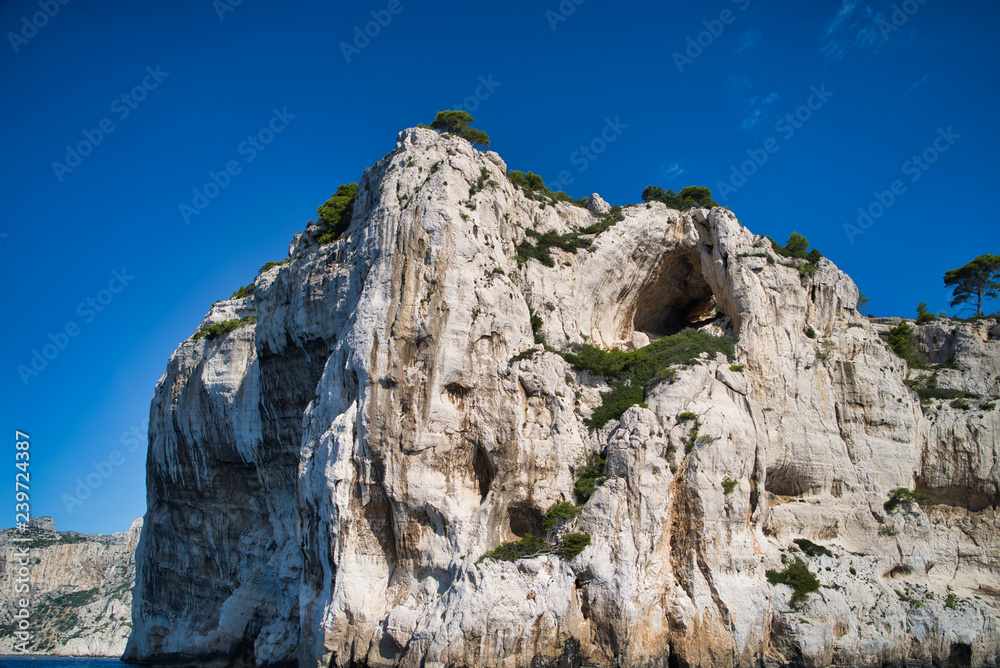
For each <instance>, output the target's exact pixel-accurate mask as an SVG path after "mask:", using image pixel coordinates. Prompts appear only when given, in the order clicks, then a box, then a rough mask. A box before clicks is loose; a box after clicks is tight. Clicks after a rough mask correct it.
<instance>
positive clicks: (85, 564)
mask: <svg viewBox="0 0 1000 668" xmlns="http://www.w3.org/2000/svg"><path fill="white" fill-rule="evenodd" d="M141 529H142V520H136V521H135V522H133V524H132V528H131V529H129V530H128V531H125V532H122V533H116V534H111V535H110V536H102V535H96V534H95V535H90V534H81V533H75V532H72V531H62V532H59V531H56V528H55V523H54V522H53V521H52V518H50V517H36V518H32V520H31V523H30V526H29V528H28V530H27V531H24V532H22V531H17V530H15V529H4V530H2V531H0V601H2V607H0V655H3V654H13V653H15V651H19V650H15V647H16V646H18V645H20V644H21V643H22V639H21V638H18V637H16V636H15V631H16V630H18V625H17V623H16V622H15V620H14V619H13V617H12V616H13V614H14V613H15V605H16V602H17V601H19V600H21V599H24V598H26V599H27V600H28V601H30V605H29V607H28V610H29V613H30V633H31V638H30V640H29V641H28V642H27V647H26V649H27V650H28V651H29V652H30V653H32V654H52V655H60V656H114V657H118V656H121V655H122V652H124V651H125V644H126V642H127V641H128V637H129V634H130V633H131V632H132V622H131V618H132V587H133V586H134V585H135V550H136V546H137V545H138V544H139V533H140V531H141ZM25 538H27V539H28V541H27V542H24V540H23V539H25ZM24 548H27V549H28V558H27V561H28V563H27V565H26V568H27V571H28V574H27V584H28V586H29V591H28V593H27V594H25V593H24V592H23V590H21V589H20V585H21V582H20V581H19V580H20V579H21V577H20V575H19V569H20V567H21V563H20V562H21V561H23V559H22V558H21V557H20V552H21V550H22V549H24Z"/></svg>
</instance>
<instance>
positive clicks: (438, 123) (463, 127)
mask: <svg viewBox="0 0 1000 668" xmlns="http://www.w3.org/2000/svg"><path fill="white" fill-rule="evenodd" d="M475 120H476V119H474V118H473V117H472V116H471V115H470V114H469V112H467V111H439V112H438V113H437V116H435V117H434V122H433V123H431V130H437V131H438V132H450V133H451V134H453V135H458V136H459V137H461V138H462V139H466V140H468V141H469V143H471V144H473V145H474V146H489V145H490V136H489V135H488V134H486V133H485V132H483V131H482V130H477V129H476V128H470V127H469V123H474V122H475Z"/></svg>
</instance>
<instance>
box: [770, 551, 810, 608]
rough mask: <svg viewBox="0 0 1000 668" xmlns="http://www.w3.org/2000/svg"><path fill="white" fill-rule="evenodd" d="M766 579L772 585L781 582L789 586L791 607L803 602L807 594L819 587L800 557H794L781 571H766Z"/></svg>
mask: <svg viewBox="0 0 1000 668" xmlns="http://www.w3.org/2000/svg"><path fill="white" fill-rule="evenodd" d="M767 581H768V582H770V583H771V584H772V585H779V584H783V585H786V586H788V587H791V588H792V600H791V601H790V603H791V604H792V606H793V607H795V606H798V605H799V604H800V603H803V602H805V600H806V599H808V598H809V594H811V593H812V592H814V591H819V587H820V584H819V580H818V579H817V578H816V576H815V575H813V574H812V572H811V571H810V570H809V567H808V566H806V563H805V562H804V561H802V560H801V559H796V560H795V561H793V562H792V563H790V564H788V565H787V566H785V569H784V570H782V571H772V570H769V571H767Z"/></svg>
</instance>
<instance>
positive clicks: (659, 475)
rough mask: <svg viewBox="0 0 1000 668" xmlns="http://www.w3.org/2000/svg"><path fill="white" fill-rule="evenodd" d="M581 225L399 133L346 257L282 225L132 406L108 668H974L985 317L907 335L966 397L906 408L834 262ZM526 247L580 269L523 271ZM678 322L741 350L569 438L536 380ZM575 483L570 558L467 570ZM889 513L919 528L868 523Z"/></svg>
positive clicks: (989, 541)
mask: <svg viewBox="0 0 1000 668" xmlns="http://www.w3.org/2000/svg"><path fill="white" fill-rule="evenodd" d="M593 201H594V203H595V206H593V207H592V208H591V210H589V211H588V210H587V209H583V208H579V207H577V206H573V205H570V204H561V203H560V204H556V203H553V202H551V201H540V196H538V195H535V194H531V195H530V196H529V194H526V193H525V192H522V191H521V190H519V189H518V188H516V187H514V186H513V185H512V184H511V183H510V181H509V180H508V179H507V178H506V165H505V164H504V162H503V161H502V160H501V159H500V157H499V156H498V155H496V154H495V153H491V152H478V151H476V150H474V149H473V148H472V147H471V146H470V145H469V144H468V143H467V142H465V141H464V140H461V139H458V138H445V137H441V136H439V135H438V134H436V133H434V132H432V131H429V130H425V129H411V130H407V131H405V132H403V133H401V134H400V136H399V139H398V144H397V146H396V148H395V150H394V151H393V152H392V153H390V154H389V155H388V156H386V157H385V158H384V159H383V160H381V161H380V162H378V163H377V164H376V165H375V166H373V167H372V168H371V169H369V170H367V171H366V172H365V174H364V175H363V177H362V179H361V181H360V184H359V190H358V198H357V201H356V203H355V208H354V214H353V219H352V222H351V226H350V228H349V230H348V231H347V233H346V235H345V236H344V237H342V238H341V239H340V240H338V241H336V242H334V243H332V244H329V245H323V246H320V245H318V244H317V243H316V237H317V232H318V230H317V228H315V227H310V229H308V230H306V232H304V233H302V234H301V235H299V236H297V237H296V239H295V240H294V241H293V242H292V244H291V247H290V253H289V256H290V258H289V261H288V262H287V263H284V264H282V265H280V266H276V267H272V268H270V269H268V270H266V271H264V272H263V273H262V274H261V275H260V276H258V277H257V279H256V282H255V290H254V294H253V295H252V296H251V297H248V298H245V299H237V300H229V301H223V302H220V303H218V304H216V305H215V306H214V307H213V308H212V310H211V311H210V313H209V314H208V316H207V318H206V319H205V321H204V322H203V323H202V324H203V325H210V324H213V323H221V322H224V321H234V320H238V319H240V318H244V317H247V316H251V315H254V316H256V322H253V323H252V324H247V325H246V326H243V327H238V328H236V329H234V330H232V331H231V332H229V333H227V334H224V335H222V336H220V337H218V338H215V339H212V338H208V337H203V338H194V337H192V338H191V339H189V340H187V341H185V342H183V343H182V344H181V345H180V347H179V348H178V349H177V351H176V352H175V353H174V354H173V356H172V357H171V359H170V361H169V363H168V365H167V370H166V373H165V374H164V376H163V377H162V379H161V380H160V382H159V384H158V386H157V390H156V395H155V398H154V400H153V404H152V408H151V417H150V442H149V463H148V495H149V497H148V500H149V510H148V514H147V517H146V524H145V526H144V528H143V535H142V540H141V543H140V547H139V551H138V557H137V559H138V582H137V588H136V593H135V600H136V604H135V605H134V606H133V619H134V624H135V629H134V632H133V634H132V637H131V639H130V641H129V646H128V650H127V652H126V657H125V658H126V660H131V661H137V662H165V663H170V662H175V663H183V662H188V661H197V662H200V663H204V662H207V661H210V660H217V661H219V662H222V663H226V662H232V663H239V662H242V663H252V664H258V665H288V664H292V665H295V664H297V665H299V666H301V667H303V668H306V667H308V668H313V667H316V668H320V667H323V668H325V667H326V666H356V665H370V666H392V665H401V666H414V667H417V666H497V667H500V666H503V667H505V668H507V667H509V668H520V667H522V666H523V667H528V666H531V667H533V668H534V667H540V666H549V665H551V666H579V665H608V666H611V665H614V666H668V665H669V666H685V665H690V666H705V667H709V666H712V667H731V666H755V665H760V664H761V663H763V664H764V665H768V666H772V665H773V666H783V665H801V666H806V665H808V666H833V665H838V666H846V665H850V666H875V665H880V666H881V665H888V664H899V665H902V664H903V663H905V665H907V666H918V665H926V666H930V665H950V666H987V665H996V664H997V662H998V660H1000V625H998V614H1000V613H998V611H1000V598H998V597H1000V585H998V584H997V583H998V582H1000V555H998V547H1000V520H998V517H997V504H998V499H1000V494H998V482H1000V469H998V466H997V461H998V430H1000V413H998V412H997V410H996V407H995V406H993V407H992V408H991V407H990V404H989V399H990V398H991V397H995V396H996V395H997V392H998V385H997V382H998V381H997V365H998V364H1000V341H998V340H997V337H996V335H995V334H996V331H997V330H996V323H995V322H991V324H989V325H986V324H981V325H967V324H961V323H951V322H942V323H938V324H935V325H934V326H933V328H926V327H925V328H923V329H922V330H921V334H920V341H921V342H923V343H922V344H921V345H924V346H925V348H926V350H925V354H927V355H928V356H929V357H932V358H934V360H932V361H946V362H947V364H946V365H945V366H947V367H948V368H947V369H942V370H941V371H940V372H939V382H940V383H942V386H943V385H944V384H947V385H949V386H954V387H959V386H961V387H962V388H964V389H965V391H966V392H967V394H968V395H969V396H970V397H972V399H970V401H971V402H972V403H971V404H970V406H969V408H968V409H964V408H960V407H953V406H952V404H951V403H949V402H948V401H945V400H939V399H929V400H928V401H927V402H926V405H924V406H922V405H921V400H920V398H919V397H918V395H917V394H916V393H915V392H914V390H912V389H911V388H910V387H909V386H908V385H907V381H908V380H912V377H913V374H911V373H910V371H909V370H908V368H907V365H906V363H905V362H903V361H902V360H901V359H900V358H899V357H897V356H896V355H895V354H893V352H891V351H890V350H889V349H888V348H887V346H886V344H885V343H884V341H883V338H882V335H883V334H884V333H885V331H886V330H887V329H888V327H887V326H884V325H881V324H879V323H873V322H869V320H868V319H867V318H865V317H864V316H863V315H861V314H860V313H859V312H858V310H857V304H858V296H859V295H858V290H857V288H856V287H855V285H854V283H853V282H852V281H851V280H850V278H848V277H847V276H846V275H844V274H843V273H842V272H841V271H839V270H838V269H837V267H836V266H834V265H833V264H832V263H831V262H829V261H828V260H826V259H823V260H820V261H819V262H818V263H817V264H815V265H809V266H806V265H805V263H804V262H801V261H795V260H791V259H788V258H784V257H781V256H779V255H777V254H776V253H775V252H774V251H773V249H772V246H771V243H770V241H769V240H768V239H767V238H766V237H760V236H756V235H754V234H753V233H751V232H750V231H749V230H747V229H745V228H743V227H742V226H741V224H740V223H739V222H738V221H737V220H736V218H735V217H734V216H733V214H732V213H731V212H730V211H728V210H727V209H724V208H716V209H713V210H711V211H708V210H700V209H692V210H690V211H687V212H679V211H675V210H671V209H668V208H667V207H666V206H664V205H663V204H661V203H651V204H647V205H641V206H634V207H627V208H626V209H625V210H624V215H623V219H622V220H620V221H615V220H614V219H613V213H612V214H610V216H611V217H606V218H604V220H603V222H604V223H605V224H606V225H607V224H610V225H611V227H610V228H607V229H600V228H601V227H606V225H604V226H598V229H597V232H596V233H594V231H593V229H594V228H592V229H591V230H589V231H588V232H589V233H585V228H588V227H590V226H592V225H594V224H595V222H598V219H597V218H595V215H594V214H593V213H592V212H593V211H597V212H599V214H598V215H604V213H605V212H607V211H608V210H609V209H608V207H606V206H605V205H602V204H601V202H602V200H599V199H598V198H597V197H595V198H593ZM546 232H554V233H556V234H558V235H566V236H564V237H563V238H564V239H573V240H575V241H579V242H584V241H590V244H589V247H587V248H582V247H580V248H577V246H575V245H573V244H568V243H567V244H563V245H562V247H565V248H577V249H576V250H575V252H574V251H570V250H560V247H559V245H558V244H556V245H554V246H553V247H552V248H551V249H550V250H549V251H548V253H547V254H546V259H550V260H551V261H546V262H544V263H542V262H539V261H538V260H537V259H527V260H526V261H524V262H519V261H518V255H519V253H518V249H519V248H520V249H522V250H524V249H525V248H526V247H527V246H526V245H531V244H535V243H536V242H537V238H538V236H537V235H539V234H542V233H546ZM578 245H579V246H586V244H585V243H580V244H578ZM521 256H522V258H523V257H525V254H524V253H522V254H521ZM546 265H551V266H546ZM687 327H696V328H701V329H702V330H703V331H706V332H711V333H715V334H730V335H733V336H735V337H737V338H738V343H737V345H736V355H735V359H734V360H728V359H726V358H725V356H724V355H718V356H716V357H712V356H710V355H708V354H704V355H702V357H701V359H700V360H696V361H693V362H691V363H689V364H686V365H680V366H676V367H673V369H672V370H671V371H669V372H664V373H663V376H662V377H663V382H660V383H658V384H654V385H651V386H650V387H649V388H647V391H646V392H645V395H644V396H643V402H642V404H638V405H633V406H632V407H631V408H628V410H626V411H625V412H624V414H622V415H621V418H620V419H614V420H611V421H610V422H608V423H607V424H606V425H604V426H602V427H601V428H599V429H596V430H591V429H589V428H588V427H587V425H586V424H585V422H584V420H585V419H586V418H587V417H588V416H590V415H592V413H593V411H594V410H595V409H596V408H598V407H599V406H600V405H601V402H602V396H601V393H602V391H603V392H606V391H608V390H609V386H608V384H607V382H606V380H605V379H603V378H601V377H597V376H594V375H591V374H590V373H588V372H586V371H583V370H580V369H578V368H576V367H574V366H573V365H571V364H570V363H569V362H567V360H566V359H564V357H563V356H561V355H559V354H558V352H557V351H565V350H568V349H569V348H570V347H571V346H573V345H579V344H584V343H590V344H593V345H595V346H598V347H601V348H605V349H610V348H621V349H626V350H630V349H634V348H637V347H642V346H645V345H648V344H650V342H652V341H657V340H659V339H661V338H663V337H665V336H670V335H673V334H675V333H677V332H679V331H681V330H683V329H685V328H687ZM543 340H544V342H545V344H546V346H545V347H543V346H542V345H541V344H539V343H536V341H543ZM532 348H535V352H533V353H532V352H527V351H530V350H531V349H532ZM942 358H943V359H942ZM911 384H912V383H911ZM682 414H683V415H682ZM593 453H602V454H603V455H604V458H605V459H606V465H605V469H604V473H605V475H606V476H607V480H606V481H603V482H601V481H600V480H599V481H598V482H601V484H599V486H598V487H597V490H596V492H595V493H594V494H593V496H592V497H591V498H590V499H589V501H587V502H586V503H585V504H583V506H582V512H581V513H580V514H579V516H578V517H576V518H575V519H573V520H572V523H571V525H570V528H571V529H572V531H574V532H579V533H587V534H589V535H590V537H591V542H590V544H589V546H588V547H586V549H584V550H583V552H582V553H581V554H579V555H578V556H576V557H575V558H573V559H572V560H567V559H565V558H563V557H562V556H560V555H559V554H556V553H551V552H543V553H541V554H538V555H536V556H533V557H530V558H526V559H521V560H519V561H516V562H506V561H493V560H490V559H486V560H480V558H481V557H482V556H483V555H484V554H485V553H486V552H487V551H489V550H491V549H493V548H495V547H497V546H498V545H499V544H501V543H502V542H503V541H513V540H517V539H518V538H519V537H522V536H525V535H526V534H527V533H533V534H538V533H544V531H543V529H542V526H541V523H542V517H543V514H544V513H545V512H546V510H547V509H549V508H550V507H551V506H552V505H553V504H555V503H557V502H572V501H574V500H576V498H577V497H576V496H575V495H574V483H575V478H576V475H577V473H578V472H579V471H580V470H581V468H582V467H583V464H584V462H585V460H586V459H587V457H588V456H589V455H591V454H593ZM897 488H906V489H909V490H914V489H916V490H918V491H922V492H924V493H926V494H928V495H929V496H930V498H931V499H932V501H933V502H934V503H933V504H923V505H918V504H917V503H916V502H914V501H911V500H908V499H909V497H907V498H902V499H900V502H899V503H898V505H897V506H896V507H894V508H892V507H891V506H892V504H890V506H889V507H890V508H891V509H890V510H887V509H886V507H885V506H884V504H886V502H887V501H889V499H890V495H891V492H892V490H895V489H897ZM914 498H916V497H914ZM796 540H798V541H799V542H798V543H796V542H794V541H796ZM798 561H801V562H802V564H804V565H805V567H807V568H808V570H809V571H810V572H811V573H812V574H813V575H814V576H815V577H816V578H817V579H818V583H819V585H820V588H819V589H818V591H814V592H812V593H811V594H808V593H807V592H805V591H801V592H799V595H798V596H796V598H795V603H794V604H792V603H791V599H792V597H793V590H792V588H790V587H789V586H786V585H785V584H780V583H777V579H780V576H779V577H778V578H776V577H775V574H776V573H777V572H779V571H780V572H786V574H787V573H788V572H789V571H783V569H785V568H787V567H788V566H789V565H795V564H797V563H798ZM769 571H770V572H771V576H770V577H769V575H768V572H769ZM799 572H800V573H801V571H799ZM772 581H774V582H772ZM802 596H805V599H804V600H803V601H800V600H799V599H800V598H802Z"/></svg>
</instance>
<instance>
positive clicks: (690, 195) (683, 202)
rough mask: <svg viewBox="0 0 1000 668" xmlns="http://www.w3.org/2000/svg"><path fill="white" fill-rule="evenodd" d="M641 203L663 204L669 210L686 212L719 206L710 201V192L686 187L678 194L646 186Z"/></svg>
mask: <svg viewBox="0 0 1000 668" xmlns="http://www.w3.org/2000/svg"><path fill="white" fill-rule="evenodd" d="M642 201H643V202H663V203H664V204H666V205H667V206H668V207H669V208H671V209H676V210H678V211H687V210H688V209H690V208H691V207H699V208H702V209H714V208H715V207H717V206H719V204H718V203H717V202H716V201H715V200H713V199H712V191H711V190H710V189H708V188H705V187H703V186H687V187H686V188H681V191H680V193H675V192H674V191H673V190H667V191H664V190H663V188H661V187H660V186H646V188H645V190H643V191H642Z"/></svg>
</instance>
